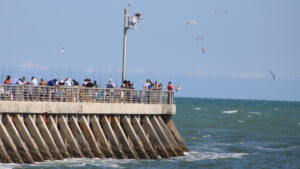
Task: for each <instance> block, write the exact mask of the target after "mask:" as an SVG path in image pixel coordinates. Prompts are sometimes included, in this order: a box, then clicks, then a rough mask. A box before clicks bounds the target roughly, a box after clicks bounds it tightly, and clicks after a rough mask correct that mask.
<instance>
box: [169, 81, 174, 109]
mask: <svg viewBox="0 0 300 169" xmlns="http://www.w3.org/2000/svg"><path fill="white" fill-rule="evenodd" d="M174 88H175V87H174V86H172V84H171V82H169V84H168V91H169V92H168V103H169V104H170V103H172V102H171V95H172V94H173V91H172V90H173V89H174Z"/></svg>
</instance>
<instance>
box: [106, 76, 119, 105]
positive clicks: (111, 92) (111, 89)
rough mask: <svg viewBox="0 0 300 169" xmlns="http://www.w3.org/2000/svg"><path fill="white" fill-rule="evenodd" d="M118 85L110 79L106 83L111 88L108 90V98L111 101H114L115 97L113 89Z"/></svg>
mask: <svg viewBox="0 0 300 169" xmlns="http://www.w3.org/2000/svg"><path fill="white" fill-rule="evenodd" d="M116 87H117V86H116V85H115V84H114V82H113V80H112V79H109V80H108V82H107V84H106V88H109V89H110V90H107V92H108V99H109V100H110V101H112V100H113V98H114V90H113V88H116Z"/></svg>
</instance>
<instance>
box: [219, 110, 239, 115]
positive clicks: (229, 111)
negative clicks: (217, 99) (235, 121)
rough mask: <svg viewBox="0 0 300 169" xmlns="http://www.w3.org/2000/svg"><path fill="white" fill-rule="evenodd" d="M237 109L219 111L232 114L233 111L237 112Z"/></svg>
mask: <svg viewBox="0 0 300 169" xmlns="http://www.w3.org/2000/svg"><path fill="white" fill-rule="evenodd" d="M237 112H238V111H237V110H227V111H222V112H221V113H224V114H234V113H237Z"/></svg>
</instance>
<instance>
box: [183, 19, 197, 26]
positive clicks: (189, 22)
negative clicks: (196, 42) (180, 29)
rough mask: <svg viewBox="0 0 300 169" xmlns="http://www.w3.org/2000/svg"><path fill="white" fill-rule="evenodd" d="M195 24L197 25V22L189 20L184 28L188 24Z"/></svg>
mask: <svg viewBox="0 0 300 169" xmlns="http://www.w3.org/2000/svg"><path fill="white" fill-rule="evenodd" d="M197 23H198V22H197V21H195V20H189V21H187V23H186V26H188V25H190V24H197Z"/></svg>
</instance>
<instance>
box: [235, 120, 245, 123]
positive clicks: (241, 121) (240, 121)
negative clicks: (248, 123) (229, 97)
mask: <svg viewBox="0 0 300 169" xmlns="http://www.w3.org/2000/svg"><path fill="white" fill-rule="evenodd" d="M237 122H239V123H245V121H243V120H238V121H237Z"/></svg>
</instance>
